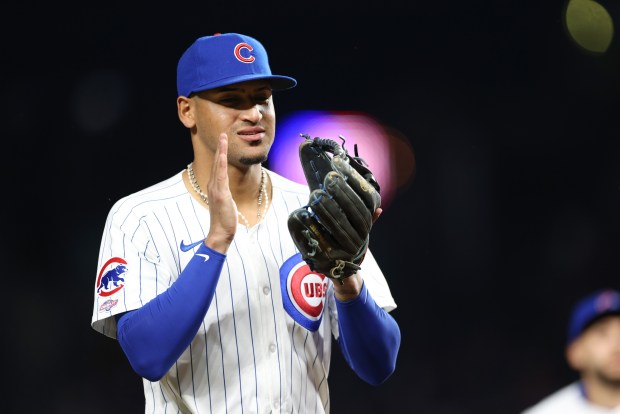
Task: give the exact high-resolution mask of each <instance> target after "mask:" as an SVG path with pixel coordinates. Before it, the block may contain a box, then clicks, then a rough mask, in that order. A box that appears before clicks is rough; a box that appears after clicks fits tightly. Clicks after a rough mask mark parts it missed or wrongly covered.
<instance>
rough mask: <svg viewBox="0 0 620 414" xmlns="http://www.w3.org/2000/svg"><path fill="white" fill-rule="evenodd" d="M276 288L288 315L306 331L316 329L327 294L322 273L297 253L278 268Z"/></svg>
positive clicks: (321, 316)
mask: <svg viewBox="0 0 620 414" xmlns="http://www.w3.org/2000/svg"><path fill="white" fill-rule="evenodd" d="M280 288H281V290H282V302H283V303H284V309H285V310H286V312H287V313H288V314H289V315H290V317H291V318H293V319H294V320H295V322H297V323H298V324H300V325H301V326H303V327H304V328H306V329H308V330H309V331H313V332H314V331H316V330H317V329H319V326H320V325H321V319H322V318H323V307H324V305H325V296H326V294H327V280H326V279H325V275H323V274H322V273H317V272H315V271H313V270H311V269H310V267H309V266H308V264H307V263H306V262H305V261H304V260H303V259H302V257H301V254H299V253H297V254H296V255H294V256H291V257H290V258H289V259H288V260H286V262H284V264H283V265H282V267H281V268H280Z"/></svg>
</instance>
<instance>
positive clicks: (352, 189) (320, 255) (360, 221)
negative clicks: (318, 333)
mask: <svg viewBox="0 0 620 414" xmlns="http://www.w3.org/2000/svg"><path fill="white" fill-rule="evenodd" d="M301 136H302V137H303V138H305V140H304V141H303V142H302V143H301V144H300V146H299V159H300V161H301V165H302V168H303V171H304V175H305V177H306V181H307V182H308V187H309V188H310V191H311V192H310V200H309V202H308V204H307V205H306V206H304V207H301V208H298V209H296V210H294V211H293V212H291V214H290V215H289V218H288V229H289V232H290V234H291V236H292V238H293V241H294V242H295V245H296V246H297V249H299V252H300V254H301V256H302V258H303V259H304V260H305V261H306V263H307V264H308V266H309V267H310V269H312V270H313V271H315V272H319V273H322V274H324V275H325V276H327V277H329V278H331V279H335V280H337V281H338V282H340V284H343V283H344V282H343V279H345V278H347V277H349V276H351V275H352V274H354V273H355V272H357V271H358V270H359V269H360V263H361V262H362V260H363V259H364V256H365V254H366V250H367V248H368V241H369V234H370V229H371V227H372V224H373V213H374V212H375V210H376V209H377V208H378V207H380V205H381V196H380V195H379V191H380V187H379V183H378V182H377V180H376V179H375V177H374V176H373V174H372V171H370V169H369V168H368V165H367V164H366V162H365V161H364V160H363V159H362V158H360V157H359V156H358V154H357V145H355V147H354V148H355V156H354V157H352V156H350V155H349V154H348V152H347V151H346V150H345V149H344V142H345V140H344V138H343V137H342V136H340V139H341V140H342V146H341V145H340V144H338V143H337V142H336V141H333V140H331V139H323V138H318V137H316V138H310V136H309V135H306V134H301Z"/></svg>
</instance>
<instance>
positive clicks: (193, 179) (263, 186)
mask: <svg viewBox="0 0 620 414" xmlns="http://www.w3.org/2000/svg"><path fill="white" fill-rule="evenodd" d="M187 175H189V182H190V184H191V185H192V188H193V189H194V191H195V192H196V193H197V194H198V195H199V196H200V198H202V201H204V202H205V203H206V204H207V205H209V197H207V195H206V194H205V193H203V192H202V190H201V189H200V186H198V181H196V176H195V175H194V167H193V162H190V163H189V164H188V165H187ZM266 175H267V174H266V173H265V169H264V168H262V167H261V178H260V191H259V192H258V211H257V213H256V217H257V218H258V222H260V220H261V218H262V217H263V216H264V215H265V214H266V213H267V208H268V207H269V195H268V194H267V180H266V179H265V177H266ZM263 197H264V198H265V207H264V208H263V213H262V214H261V209H260V206H261V205H262V204H263ZM237 214H238V215H239V217H240V218H241V220H243V221H244V223H245V226H246V227H247V228H248V229H249V228H250V222H249V221H248V219H246V218H245V216H244V215H243V214H242V213H241V212H240V211H239V210H237Z"/></svg>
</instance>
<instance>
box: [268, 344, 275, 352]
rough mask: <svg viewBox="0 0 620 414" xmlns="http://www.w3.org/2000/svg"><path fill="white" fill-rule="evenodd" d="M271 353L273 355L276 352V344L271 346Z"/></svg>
mask: <svg viewBox="0 0 620 414" xmlns="http://www.w3.org/2000/svg"><path fill="white" fill-rule="evenodd" d="M269 352H271V353H274V352H276V346H275V345H274V344H271V345H269Z"/></svg>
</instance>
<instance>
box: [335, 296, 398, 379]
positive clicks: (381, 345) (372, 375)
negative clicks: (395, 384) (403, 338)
mask: <svg viewBox="0 0 620 414" xmlns="http://www.w3.org/2000/svg"><path fill="white" fill-rule="evenodd" d="M336 308H337V309H338V327H339V328H338V330H339V333H340V335H339V338H338V343H339V345H340V349H341V350H342V353H343V356H344V358H345V360H346V361H347V363H348V364H349V366H350V367H351V369H353V371H354V372H355V373H356V374H357V375H358V376H359V377H360V378H361V379H363V380H364V381H366V382H368V383H369V384H371V385H379V384H381V383H383V382H384V381H385V380H387V379H388V378H389V377H390V376H391V375H392V373H393V372H394V370H395V369H396V358H397V356H398V350H399V348H400V328H399V327H398V323H397V322H396V320H394V318H393V317H392V316H391V315H390V314H389V313H388V312H386V311H385V310H384V309H383V308H381V307H380V306H379V305H377V303H376V302H375V301H374V299H373V298H372V297H371V296H370V293H369V292H368V289H366V285H365V284H364V285H363V286H362V291H361V292H360V294H359V296H358V297H357V298H355V299H353V300H350V301H346V302H341V301H339V300H336Z"/></svg>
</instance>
